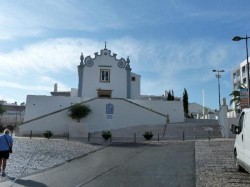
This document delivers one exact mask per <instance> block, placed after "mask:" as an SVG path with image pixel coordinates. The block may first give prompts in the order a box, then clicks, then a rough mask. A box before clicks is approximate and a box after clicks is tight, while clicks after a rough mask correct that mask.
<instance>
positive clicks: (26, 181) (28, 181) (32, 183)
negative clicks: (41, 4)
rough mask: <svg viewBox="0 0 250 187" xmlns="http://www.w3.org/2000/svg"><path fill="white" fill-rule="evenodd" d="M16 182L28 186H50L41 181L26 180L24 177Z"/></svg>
mask: <svg viewBox="0 0 250 187" xmlns="http://www.w3.org/2000/svg"><path fill="white" fill-rule="evenodd" d="M15 184H19V185H22V186H27V187H34V186H35V187H48V186H47V185H45V184H43V183H40V182H36V181H33V180H24V179H17V181H16V182H15Z"/></svg>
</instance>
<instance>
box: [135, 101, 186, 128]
mask: <svg viewBox="0 0 250 187" xmlns="http://www.w3.org/2000/svg"><path fill="white" fill-rule="evenodd" d="M130 101H132V102H135V103H137V104H139V105H142V106H145V107H147V108H152V109H153V110H155V111H157V112H160V113H162V114H164V115H167V114H168V115H169V118H170V122H171V123H172V122H173V123H175V122H184V121H185V118H184V110H183V103H182V101H159V100H155V101H150V100H130Z"/></svg>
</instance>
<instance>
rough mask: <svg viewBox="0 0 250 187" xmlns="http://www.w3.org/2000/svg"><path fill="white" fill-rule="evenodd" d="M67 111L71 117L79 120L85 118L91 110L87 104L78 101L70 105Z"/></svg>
mask: <svg viewBox="0 0 250 187" xmlns="http://www.w3.org/2000/svg"><path fill="white" fill-rule="evenodd" d="M69 112H70V114H69V116H70V117H71V118H72V119H77V121H78V122H80V119H82V118H85V117H86V116H87V115H88V114H89V113H90V112H91V109H90V108H89V107H88V106H85V105H82V104H79V103H78V104H75V105H73V106H72V107H70V109H69Z"/></svg>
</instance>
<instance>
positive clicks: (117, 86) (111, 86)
mask: <svg viewBox="0 0 250 187" xmlns="http://www.w3.org/2000/svg"><path fill="white" fill-rule="evenodd" d="M101 52H102V53H104V52H107V53H108V54H107V55H103V54H101V55H97V54H95V58H94V59H92V60H93V62H94V64H93V66H91V67H88V66H86V65H85V67H84V71H83V92H82V93H83V97H89V98H95V97H97V89H103V90H113V91H112V97H120V98H127V71H126V69H125V68H119V67H118V62H119V61H118V60H117V59H116V58H115V57H114V56H110V50H102V51H101ZM87 59H90V57H86V60H87ZM121 60H122V61H123V62H124V63H126V62H125V60H124V59H121ZM101 69H109V70H110V82H100V70H101Z"/></svg>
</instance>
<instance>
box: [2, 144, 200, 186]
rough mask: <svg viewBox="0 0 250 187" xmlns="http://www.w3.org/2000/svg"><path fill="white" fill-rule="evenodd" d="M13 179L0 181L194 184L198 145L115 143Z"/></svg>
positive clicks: (12, 184) (108, 184) (24, 182)
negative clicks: (44, 169) (52, 166)
mask: <svg viewBox="0 0 250 187" xmlns="http://www.w3.org/2000/svg"><path fill="white" fill-rule="evenodd" d="M10 178H11V177H10ZM11 179H12V178H11ZM13 180H15V179H12V181H13ZM12 181H7V182H4V183H0V187H2V186H4V187H7V186H17V187H19V186H30V187H31V186H34V187H81V186H82V187H105V186H109V187H110V186H115V187H117V186H118V187H123V186H124V187H126V186H129V187H131V186H132V187H133V186H144V187H151V186H159V187H161V186H164V187H165V186H171V187H175V186H176V187H177V186H178V187H182V186H183V187H184V186H185V187H194V186H195V184H196V183H195V145H194V142H161V143H152V144H133V143H123V144H113V145H110V146H107V147H105V148H103V149H101V150H99V151H96V152H93V153H91V154H88V155H87V156H84V157H81V158H78V159H74V160H72V161H70V162H67V163H65V164H62V165H60V166H57V167H54V168H51V169H49V170H46V171H44V172H41V173H37V174H34V175H30V176H27V177H23V178H20V179H16V180H15V183H13V182H12Z"/></svg>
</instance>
